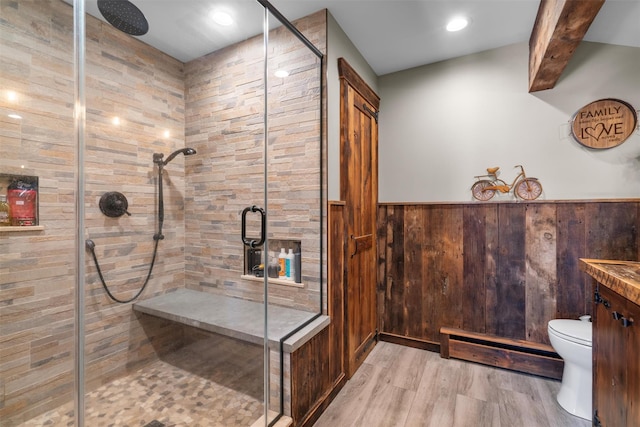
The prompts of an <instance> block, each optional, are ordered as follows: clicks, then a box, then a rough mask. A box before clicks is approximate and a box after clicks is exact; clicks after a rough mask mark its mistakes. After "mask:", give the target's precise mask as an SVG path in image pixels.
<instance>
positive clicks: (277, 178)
mask: <svg viewBox="0 0 640 427" xmlns="http://www.w3.org/2000/svg"><path fill="white" fill-rule="evenodd" d="M0 8H1V9H0V12H1V16H2V18H1V19H0V59H1V62H2V65H1V66H0V73H1V74H0V76H1V79H2V86H3V87H2V90H3V91H4V90H8V89H11V90H14V91H16V92H17V93H18V94H19V95H20V96H21V98H18V102H19V105H18V106H17V108H18V109H19V111H20V113H21V115H23V120H22V121H20V122H16V121H13V120H11V119H8V118H7V117H6V114H4V109H8V108H14V109H15V108H16V106H14V105H7V101H6V100H5V98H4V95H5V93H4V92H3V94H2V96H3V98H2V104H1V106H2V107H3V114H2V115H1V116H2V118H0V124H1V125H2V126H1V130H0V173H12V174H25V175H36V176H38V177H39V178H40V192H39V197H40V225H42V226H43V227H44V230H42V231H29V232H19V233H0V344H1V347H0V393H1V400H0V420H1V421H2V424H3V425H7V426H12V425H17V424H19V423H20V422H22V421H24V420H26V419H29V418H31V417H33V416H35V415H37V414H39V413H41V412H44V411H46V410H49V409H52V408H55V407H57V406H59V405H60V404H61V403H64V402H67V401H70V400H72V399H73V363H74V357H73V343H74V315H75V314H74V286H75V278H74V275H75V271H76V270H75V234H76V232H77V231H76V225H75V203H76V197H75V191H74V190H75V181H76V167H77V166H76V159H75V157H76V155H75V153H76V146H75V138H74V131H73V105H74V78H73V15H72V8H71V7H70V6H69V5H68V4H66V3H64V2H62V1H61V0H20V1H17V2H16V1H10V0H0ZM296 25H297V26H298V27H299V28H301V29H302V30H303V32H304V33H305V34H306V35H307V36H308V37H309V38H310V39H311V41H312V42H313V43H314V44H316V46H318V47H319V48H320V49H321V50H324V40H325V38H326V34H325V14H324V13H318V14H315V15H313V16H312V17H309V18H305V19H303V20H301V21H299V22H297V23H296ZM277 31H278V30H276V32H274V34H273V37H274V38H276V39H277V34H278V33H277ZM280 31H281V30H280ZM259 39H260V40H261V38H259ZM253 42H254V41H249V42H247V43H248V44H251V43H253ZM86 43H87V66H86V98H87V123H86V153H85V158H86V161H85V180H86V196H85V209H86V233H85V237H86V238H90V239H92V240H93V241H94V242H95V244H96V252H97V256H98V259H99V261H100V262H101V267H102V270H103V273H104V276H105V279H106V281H107V283H108V284H109V285H110V287H111V289H112V291H113V293H115V294H116V295H118V296H120V297H121V298H127V297H129V296H131V295H133V294H134V293H135V291H136V290H137V289H139V287H140V286H141V285H142V283H143V281H144V278H145V276H146V274H147V271H148V268H149V263H150V261H151V255H152V253H153V238H152V237H153V234H154V232H155V226H156V215H157V212H156V205H157V199H156V197H157V196H156V194H157V189H156V178H157V170H156V169H155V168H154V165H153V163H152V155H153V153H155V152H159V153H164V154H165V156H166V155H168V154H169V153H170V152H172V151H173V150H175V149H178V148H181V147H184V146H185V145H187V146H189V145H192V146H194V148H196V149H197V150H198V155H197V156H191V157H190V158H186V159H185V158H183V157H182V156H179V157H177V158H176V159H175V160H174V161H172V162H171V163H170V164H169V165H168V166H167V167H166V169H165V179H164V190H165V191H164V196H165V224H164V234H165V236H166V237H165V239H164V240H162V241H161V242H160V244H159V250H158V257H157V260H156V265H155V267H154V270H153V275H152V277H151V280H150V282H149V285H148V288H147V289H146V290H145V293H144V294H143V298H147V297H150V296H153V295H155V294H159V293H163V292H165V291H167V290H170V289H173V288H178V287H183V286H184V284H185V257H186V264H187V265H188V266H189V267H188V273H187V276H188V278H189V279H188V282H189V283H190V285H189V286H196V287H197V286H200V285H205V286H203V287H202V288H207V289H209V288H211V285H212V284H213V288H215V287H217V286H220V285H222V284H225V285H226V284H228V283H229V282H233V283H234V284H237V283H240V285H238V286H237V287H235V285H234V286H231V287H229V288H230V289H232V292H231V293H232V294H238V295H244V296H245V297H254V296H255V295H256V292H259V290H256V289H257V288H256V286H255V284H253V283H249V282H247V283H245V282H242V281H238V272H240V271H242V268H241V267H242V264H241V262H242V261H241V260H240V259H239V258H238V257H239V252H235V251H236V243H233V244H231V243H226V241H225V242H222V244H220V245H218V244H214V243H217V242H216V239H217V238H213V239H211V238H210V236H211V234H209V233H211V230H207V229H206V228H207V224H209V223H211V224H216V221H217V219H216V218H211V217H209V216H207V215H209V214H211V212H207V213H202V212H200V211H198V209H200V208H201V206H198V207H196V206H197V205H198V201H200V203H201V204H202V203H204V202H203V200H205V199H206V204H205V206H204V208H205V209H208V210H211V211H212V212H214V213H216V214H218V213H219V214H221V215H222V216H223V217H222V218H223V220H224V221H227V222H228V221H231V223H236V224H237V223H238V222H239V221H238V220H237V218H238V213H239V211H241V209H242V208H243V207H244V206H245V204H244V201H243V203H241V204H238V205H237V206H227V207H226V208H225V209H227V210H226V211H225V210H224V209H223V208H222V207H224V206H225V205H226V204H227V203H231V202H228V201H226V200H225V198H224V197H221V196H220V197H210V196H209V195H208V194H209V193H208V192H213V193H215V194H214V195H215V196H219V194H227V193H228V192H229V191H232V190H234V191H235V190H237V191H238V192H239V193H242V192H243V191H244V190H246V188H249V189H250V190H249V191H250V192H252V191H254V190H255V189H253V188H252V187H251V186H249V187H244V185H245V184H244V183H245V182H246V181H244V179H245V178H246V174H245V173H243V172H242V171H243V168H242V167H237V168H235V166H234V163H232V162H231V159H230V158H224V156H222V158H221V157H216V153H220V152H223V151H225V150H226V155H227V156H231V157H233V156H236V154H234V153H235V151H236V150H239V148H240V146H239V145H237V144H235V141H234V140H232V139H224V138H223V140H224V145H223V144H222V143H221V142H222V141H223V140H220V139H216V138H219V137H220V135H225V136H229V135H226V133H225V131H224V130H222V129H220V128H218V129H216V130H211V129H206V130H203V129H199V128H198V126H197V124H198V123H199V124H201V125H202V126H203V127H207V126H209V124H210V121H208V118H209V117H208V115H209V114H211V112H209V111H206V110H203V111H198V112H196V111H195V110H194V105H195V104H194V103H193V100H194V98H193V96H194V93H193V92H191V91H186V92H185V73H184V68H185V66H184V64H182V63H180V62H178V61H177V60H174V59H172V58H170V57H168V56H166V55H164V54H162V53H160V52H158V51H156V50H155V49H153V48H151V47H149V46H148V45H146V44H143V43H140V42H138V41H136V40H135V39H133V38H131V37H128V36H126V35H124V34H122V33H120V32H119V31H117V30H115V29H113V28H112V27H110V26H109V25H106V24H103V23H102V22H101V21H98V20H97V19H94V18H91V17H87V40H86ZM284 45H285V44H282V46H284ZM237 49H239V50H238V51H236V53H232V52H233V49H228V50H227V51H225V52H224V53H221V54H223V55H227V54H228V55H232V56H233V55H235V57H236V58H239V57H242V55H244V54H245V53H247V51H245V50H244V49H245V47H244V46H243V45H241V46H238V47H237ZM238 52H240V53H238ZM270 53H271V54H275V53H276V52H270ZM283 53H284V52H282V51H281V52H277V54H283ZM307 55H308V54H307ZM295 57H297V54H295V53H294V54H292V58H295ZM301 60H302V61H307V62H305V65H303V66H302V67H308V66H309V65H308V64H309V62H308V61H309V60H310V59H309V58H302V59H301ZM199 64H201V61H196V62H194V63H193V64H188V65H187V69H188V70H189V73H188V77H187V78H186V81H191V80H197V79H198V76H197V72H196V71H197V69H198V66H199ZM202 71H203V72H205V73H209V72H210V69H207V68H204V69H203V70H202ZM223 74H224V77H225V79H226V80H225V82H224V84H226V85H228V86H227V88H228V89H231V90H233V91H234V93H233V95H230V98H229V99H231V98H233V99H235V100H236V101H235V102H237V104H235V105H233V108H230V109H227V110H226V112H225V114H226V115H227V123H228V124H233V125H234V126H235V124H237V123H238V122H242V121H243V120H244V119H245V118H244V117H241V118H238V117H240V116H238V115H237V114H236V111H237V110H242V108H243V105H246V103H249V104H252V102H254V101H255V100H254V101H251V100H250V99H245V100H244V101H242V93H241V91H242V90H244V89H246V88H247V86H244V85H239V84H238V81H237V80H236V79H235V77H237V76H234V75H233V74H231V73H228V72H227V71H224V70H223ZM294 76H295V74H294ZM311 76H313V78H315V79H316V81H315V82H314V81H313V80H311V78H312V77H311ZM298 77H299V79H296V80H294V79H292V80H291V81H297V82H298V83H297V84H294V86H291V87H289V88H288V89H287V92H289V93H290V94H291V93H293V94H294V95H293V96H292V97H291V98H290V99H289V104H288V105H289V107H287V108H288V109H285V110H283V111H281V112H280V114H281V115H280V116H274V121H273V125H274V129H273V138H272V139H271V140H270V141H272V142H273V143H274V144H280V143H282V145H278V147H279V148H277V149H276V150H274V154H276V153H277V156H276V157H275V159H274V162H275V163H280V164H281V165H282V167H279V168H276V167H274V170H273V172H274V174H275V175H274V177H273V178H272V177H270V180H273V182H274V184H273V185H274V186H276V187H278V186H280V187H282V188H284V190H285V192H284V193H281V194H280V196H282V195H283V194H285V193H286V194H295V197H296V200H297V201H296V203H295V204H291V205H287V206H286V207H285V210H284V211H286V215H285V216H283V219H282V221H278V222H276V224H279V227H284V228H281V229H280V230H278V228H277V227H274V230H273V232H274V233H276V234H277V237H281V238H287V239H297V240H301V241H302V242H303V243H302V245H303V251H304V253H303V254H304V256H306V257H308V258H307V260H305V263H308V266H307V267H303V274H304V276H305V277H304V280H305V281H306V282H307V286H306V288H303V289H296V288H290V287H284V288H282V289H275V290H274V291H273V295H274V298H273V299H274V300H276V302H279V303H282V304H287V305H292V306H296V307H300V308H305V309H306V308H307V307H314V308H315V307H317V298H318V288H319V284H318V283H316V282H314V280H313V278H315V277H317V269H318V263H317V261H316V259H314V258H317V257H318V256H319V255H318V254H319V249H318V247H317V245H318V242H319V236H318V232H319V224H318V221H319V220H320V219H319V211H318V209H319V206H318V202H317V200H315V201H314V200H313V199H314V197H317V196H318V194H319V188H318V187H317V185H318V184H317V183H318V181H319V178H318V179H317V178H316V177H315V174H318V173H319V164H320V159H319V152H320V150H319V144H320V141H319V137H316V135H319V131H318V129H317V128H316V127H317V126H318V125H317V124H316V123H318V122H317V117H315V118H314V117H312V116H313V115H314V114H319V111H317V108H316V109H315V111H316V112H315V113H311V112H309V110H308V108H310V107H309V106H302V105H296V100H295V98H296V95H295V94H296V93H297V94H299V95H302V94H304V93H306V92H307V91H311V92H314V91H317V90H319V88H318V87H317V86H316V85H317V78H318V77H319V76H318V74H317V73H315V72H311V73H305V72H303V71H302V70H299V72H298ZM253 84H257V83H256V82H254V83H253ZM5 86H7V87H5ZM296 86H297V88H296ZM274 90H275V89H274ZM239 91H240V92H239ZM290 91H293V92H290ZM185 93H186V94H187V98H188V103H187V104H188V107H187V104H185ZM247 96H248V97H249V98H251V97H252V95H250V94H248V95H247ZM207 97H211V94H208V95H207ZM210 101H211V102H212V103H213V104H211V105H216V107H214V109H217V108H220V106H224V105H227V104H223V103H222V102H220V101H219V100H218V99H215V98H211V100H210ZM207 102H209V101H207ZM225 102H229V101H228V100H226V101H225ZM185 107H187V108H188V110H187V111H188V112H187V113H186V117H188V118H187V122H186V123H185ZM205 107H207V106H206V105H205ZM255 108H257V107H256V104H252V105H251V106H249V109H250V110H252V111H253V110H254V109H255ZM292 111H303V113H302V114H301V115H299V116H296V117H294V118H291V119H283V118H282V117H285V116H287V117H288V116H289V115H290V114H291V113H292ZM252 114H253V113H252ZM234 116H235V117H234ZM116 117H117V118H118V119H119V124H118V125H116V124H114V119H115V118H116ZM252 118H254V119H256V120H258V119H260V120H261V118H262V116H261V115H259V114H258V115H257V116H256V115H255V114H253V116H252ZM217 119H219V117H216V120H217ZM242 127H243V128H244V127H245V125H242ZM259 127H260V123H259V122H258V123H252V124H247V125H246V128H247V129H249V133H250V134H255V133H257V129H258V128H259ZM185 129H186V132H185ZM306 131H308V132H309V133H308V135H306V136H305V132H306ZM185 135H186V142H185ZM196 135H200V136H196ZM229 138H231V136H229ZM246 142H247V141H246V140H245V143H246ZM248 142H249V144H250V145H251V144H257V142H256V141H255V140H253V139H251V140H249V141H248ZM227 144H231V145H230V146H229V145H227ZM253 148H255V147H253ZM277 150H281V151H277ZM314 150H315V151H314ZM249 151H250V150H249ZM249 151H247V152H246V154H248V153H249ZM249 156H250V155H249ZM241 157H242V156H238V157H237V158H236V159H234V160H235V161H239V160H241ZM290 157H291V158H290ZM205 159H206V160H205ZM256 160H258V159H256V158H255V157H254V158H253V161H256ZM220 161H222V162H223V163H222V164H223V166H224V167H221V168H217V167H216V166H217V164H216V162H220ZM22 165H24V168H22V167H21V166H22ZM185 166H186V176H187V180H188V185H187V186H186V188H185V173H184V170H185ZM234 168H235V171H236V174H235V176H234V174H233V173H230V170H234ZM316 168H318V169H317V170H316ZM201 169H205V171H203V170H201ZM209 179H214V180H216V181H217V184H218V185H224V188H222V189H220V188H214V187H203V186H205V185H208V184H206V181H207V180H209ZM287 182H289V183H291V184H287ZM289 185H290V187H288V186H289ZM108 191H119V192H121V193H123V194H124V195H125V196H126V197H127V198H128V201H129V209H128V210H129V212H130V213H131V214H132V215H131V216H123V217H120V218H117V219H113V218H108V217H106V216H104V215H103V214H102V213H101V212H100V211H99V209H98V201H99V199H100V196H101V195H102V194H104V193H105V192H108ZM205 196H206V197H205ZM280 196H278V192H275V193H274V206H272V207H273V208H274V209H275V208H277V203H275V202H277V200H278V197H280ZM252 200H253V198H248V199H247V200H246V201H247V202H249V203H253V201H252ZM281 200H282V198H281ZM298 202H299V203H298ZM231 204H233V203H231ZM238 208H239V210H238ZM274 216H275V215H274ZM185 223H186V228H187V238H188V240H187V241H188V244H187V245H186V247H187V249H186V251H187V253H186V255H185ZM309 224H310V225H309ZM307 226H308V228H306V227H307ZM285 230H290V231H286V232H285ZM200 234H202V236H203V239H202V240H200ZM239 235H240V233H239V229H238V230H231V231H229V236H228V237H229V238H230V239H233V241H234V242H236V241H239ZM272 237H274V236H272ZM225 238H226V237H225ZM203 246H205V247H206V249H202V247H203ZM229 247H232V251H234V252H233V253H232V254H231V255H230V256H228V257H227V258H226V260H225V261H224V263H223V265H224V266H226V267H228V268H230V269H232V270H234V271H233V272H232V273H227V272H226V271H218V270H215V271H210V270H212V267H211V265H209V264H207V261H206V260H207V259H208V258H212V259H213V258H216V257H218V255H217V254H216V253H215V252H216V251H218V250H222V251H225V250H227V249H228V248H229ZM195 248H198V249H195ZM86 255H87V259H86V268H87V277H86V289H85V298H86V305H85V310H86V316H85V318H86V326H85V334H84V335H85V340H86V347H85V357H86V362H87V370H86V380H87V390H90V389H93V388H95V387H97V386H99V385H101V384H103V383H105V382H108V381H111V380H112V379H114V378H117V377H119V376H122V375H126V374H127V373H128V372H129V371H130V370H132V369H137V368H138V367H140V366H141V365H142V364H144V363H147V362H149V361H151V360H153V359H155V358H156V357H157V356H158V354H160V353H163V352H165V351H170V350H171V349H172V348H175V347H177V346H180V345H181V344H182V339H183V337H182V329H181V328H180V327H178V326H177V325H175V324H173V323H171V322H164V321H160V320H156V319H154V318H152V317H149V316H141V317H140V318H138V316H136V315H135V314H134V313H133V311H132V310H131V305H130V304H125V305H120V304H115V303H112V302H111V301H110V300H109V299H108V298H107V296H106V294H105V292H104V290H103V289H102V287H101V285H100V283H99V279H98V275H97V272H96V269H95V267H94V265H93V261H92V260H91V257H90V255H89V254H88V253H87V254H86ZM199 256H201V257H203V259H202V262H200V260H198V259H197V257H199ZM216 268H217V267H216ZM236 269H237V270H236ZM203 271H205V272H207V275H204V273H203ZM209 273H211V274H210V275H208V274H209ZM201 274H202V276H200V275H201ZM227 274H228V276H227ZM211 278H214V279H211ZM227 278H228V282H227V281H226V280H227ZM234 288H235V289H239V290H240V291H239V293H236V291H234ZM243 288H246V289H247V290H248V291H247V292H245V291H244V290H243ZM214 290H215V289H214Z"/></svg>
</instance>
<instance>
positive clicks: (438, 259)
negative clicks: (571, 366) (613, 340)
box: [378, 200, 640, 345]
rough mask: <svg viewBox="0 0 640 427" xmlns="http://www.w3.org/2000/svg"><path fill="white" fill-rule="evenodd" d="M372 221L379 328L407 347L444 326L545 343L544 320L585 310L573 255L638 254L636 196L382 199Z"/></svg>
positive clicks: (432, 339)
mask: <svg viewBox="0 0 640 427" xmlns="http://www.w3.org/2000/svg"><path fill="white" fill-rule="evenodd" d="M378 221H379V224H378V239H379V245H378V247H379V265H378V268H379V272H380V273H381V274H380V275H379V283H378V292H379V301H382V303H383V306H382V307H379V309H378V313H379V327H380V332H381V334H382V337H383V339H386V338H391V339H393V340H394V341H395V342H401V341H402V338H404V339H405V341H406V344H407V345H414V344H415V343H416V342H425V343H435V344H439V343H440V336H439V330H440V328H441V327H443V326H444V327H450V328H458V329H462V330H465V331H469V332H476V333H482V334H487V335H493V336H497V337H503V338H509V339H516V340H523V341H527V342H531V343H540V344H548V335H547V322H548V321H549V320H550V319H552V318H577V317H579V316H581V315H583V314H585V313H590V306H591V299H592V295H591V292H590V290H589V287H590V286H591V280H590V279H587V278H586V277H585V275H584V274H583V273H582V272H581V271H580V270H579V267H578V258H581V257H587V258H604V259H624V260H637V259H639V258H640V250H639V245H640V243H639V239H638V233H637V230H638V228H639V227H640V201H636V200H627V201H576V202H571V201H569V202H553V201H551V202H533V203H484V204H481V203H470V204H382V205H380V206H379V215H378ZM385 336H387V337H385Z"/></svg>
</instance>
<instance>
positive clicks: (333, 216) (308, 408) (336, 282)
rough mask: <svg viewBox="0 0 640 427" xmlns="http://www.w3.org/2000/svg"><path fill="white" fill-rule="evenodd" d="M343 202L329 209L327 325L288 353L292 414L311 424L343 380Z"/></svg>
mask: <svg viewBox="0 0 640 427" xmlns="http://www.w3.org/2000/svg"><path fill="white" fill-rule="evenodd" d="M344 236H345V205H344V203H339V202H336V203H333V202H332V203H330V204H329V209H328V249H327V250H328V258H329V260H330V262H329V263H328V266H327V267H328V284H327V289H328V292H327V295H328V299H329V300H328V302H327V309H328V312H327V314H328V315H329V316H330V317H331V323H330V324H329V326H328V327H327V328H326V329H324V330H323V331H321V332H320V333H319V334H317V335H316V336H315V337H313V338H312V339H311V340H310V341H309V342H307V343H305V344H304V345H303V346H302V347H301V348H299V349H298V350H296V351H295V352H293V353H292V354H291V382H292V385H291V417H292V418H293V420H294V425H295V426H298V427H300V426H311V425H313V423H314V422H315V421H316V420H317V419H318V417H319V416H320V414H321V413H322V411H323V410H324V408H326V407H327V406H328V405H329V403H330V402H331V401H332V400H333V398H334V397H335V395H336V394H337V393H338V392H339V391H340V389H341V388H342V387H343V385H344V383H345V382H346V375H345V363H344V316H345V313H344V300H343V295H344V277H345V272H344V268H345V262H344V260H345V245H344V243H343V242H344Z"/></svg>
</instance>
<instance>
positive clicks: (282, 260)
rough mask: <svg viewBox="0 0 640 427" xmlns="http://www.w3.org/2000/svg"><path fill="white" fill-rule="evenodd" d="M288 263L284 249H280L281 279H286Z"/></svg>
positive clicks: (279, 274)
mask: <svg viewBox="0 0 640 427" xmlns="http://www.w3.org/2000/svg"><path fill="white" fill-rule="evenodd" d="M286 261H287V254H286V253H285V251H284V248H281V249H280V255H278V264H280V272H279V273H278V276H279V277H280V278H281V279H284V278H285V277H286V274H287V272H286V270H285V268H286V266H287V265H286Z"/></svg>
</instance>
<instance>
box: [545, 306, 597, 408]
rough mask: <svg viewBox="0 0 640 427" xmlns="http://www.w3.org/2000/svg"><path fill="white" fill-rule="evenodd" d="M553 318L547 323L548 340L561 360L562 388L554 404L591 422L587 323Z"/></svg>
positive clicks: (589, 323) (586, 319)
mask: <svg viewBox="0 0 640 427" xmlns="http://www.w3.org/2000/svg"><path fill="white" fill-rule="evenodd" d="M588 318H589V316H583V318H582V319H583V320H571V319H554V320H551V321H549V323H548V324H547V330H548V332H549V339H550V340H551V345H552V346H553V348H554V349H555V351H556V352H557V353H558V354H559V355H560V357H562V359H563V360H564V371H563V373H562V386H561V387H560V392H559V393H558V397H557V400H558V403H559V404H560V406H562V407H563V408H564V409H565V410H566V411H567V412H569V413H571V414H573V415H576V416H578V417H580V418H584V419H587V420H591V419H592V418H593V417H592V414H591V383H592V376H591V372H592V363H593V362H592V357H591V336H592V333H591V331H592V329H591V322H589V321H588Z"/></svg>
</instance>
